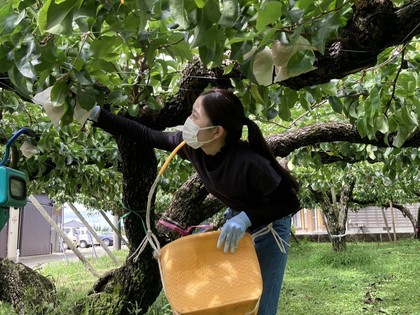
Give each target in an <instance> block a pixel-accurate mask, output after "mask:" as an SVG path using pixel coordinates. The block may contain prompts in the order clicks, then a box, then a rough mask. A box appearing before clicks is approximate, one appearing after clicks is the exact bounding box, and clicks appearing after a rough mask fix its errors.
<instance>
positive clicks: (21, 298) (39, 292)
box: [0, 258, 57, 315]
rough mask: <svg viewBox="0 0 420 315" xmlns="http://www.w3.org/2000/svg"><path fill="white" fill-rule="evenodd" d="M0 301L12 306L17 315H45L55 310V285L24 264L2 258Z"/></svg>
mask: <svg viewBox="0 0 420 315" xmlns="http://www.w3.org/2000/svg"><path fill="white" fill-rule="evenodd" d="M0 301H3V302H5V303H8V304H10V305H11V306H12V307H13V308H14V310H15V311H16V313H17V314H19V315H24V314H45V313H47V311H51V310H53V309H54V307H55V305H56V303H57V295H56V291H55V286H54V284H52V283H51V281H50V280H49V279H48V278H46V277H44V276H42V275H41V274H39V273H37V272H34V271H33V270H32V269H31V268H29V267H26V266H25V265H23V264H15V263H14V262H13V261H10V260H8V259H2V258H0Z"/></svg>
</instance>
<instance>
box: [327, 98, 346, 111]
mask: <svg viewBox="0 0 420 315" xmlns="http://www.w3.org/2000/svg"><path fill="white" fill-rule="evenodd" d="M328 102H329V103H330V105H331V107H332V109H333V110H334V111H335V112H336V113H339V114H341V113H342V112H343V104H342V103H341V100H340V99H339V98H338V97H337V96H330V97H328Z"/></svg>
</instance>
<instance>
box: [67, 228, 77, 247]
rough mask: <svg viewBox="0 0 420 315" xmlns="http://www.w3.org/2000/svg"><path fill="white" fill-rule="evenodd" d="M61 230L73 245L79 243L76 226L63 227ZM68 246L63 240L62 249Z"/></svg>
mask: <svg viewBox="0 0 420 315" xmlns="http://www.w3.org/2000/svg"><path fill="white" fill-rule="evenodd" d="M63 231H64V233H65V234H66V236H67V237H68V238H69V239H70V240H71V241H72V242H73V244H74V246H76V247H77V246H78V245H79V231H78V230H77V228H73V227H65V228H63ZM68 248H69V246H68V245H67V243H66V242H64V241H63V249H64V250H67V249H68Z"/></svg>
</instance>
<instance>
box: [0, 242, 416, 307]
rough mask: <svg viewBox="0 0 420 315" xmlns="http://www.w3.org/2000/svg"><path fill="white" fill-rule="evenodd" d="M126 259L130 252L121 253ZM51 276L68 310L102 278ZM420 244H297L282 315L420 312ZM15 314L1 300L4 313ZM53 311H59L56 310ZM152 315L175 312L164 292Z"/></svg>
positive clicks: (66, 268)
mask: <svg viewBox="0 0 420 315" xmlns="http://www.w3.org/2000/svg"><path fill="white" fill-rule="evenodd" d="M115 254H116V255H117V257H118V259H119V260H120V261H124V259H125V256H126V255H127V252H126V251H120V252H116V253H115ZM91 263H92V264H93V266H94V268H95V269H97V270H98V272H99V273H105V272H106V271H107V270H109V269H110V268H112V261H111V259H110V258H108V257H107V256H104V257H101V258H99V259H92V260H91ZM39 271H40V272H41V273H42V274H43V275H46V276H48V277H50V278H51V279H52V280H53V282H54V283H55V285H56V286H57V289H58V292H59V294H60V300H61V304H62V305H61V307H60V308H58V309H55V313H54V314H66V313H67V312H66V310H69V309H71V308H72V307H73V305H74V303H75V301H76V300H78V299H81V298H83V297H84V296H85V295H86V293H87V292H88V290H89V289H90V288H91V286H92V284H93V283H94V282H95V281H96V278H95V277H94V276H92V275H91V274H90V273H89V272H88V271H87V270H86V269H85V268H84V267H83V266H82V264H81V263H79V262H71V263H69V264H66V263H64V262H63V263H52V264H49V265H47V266H44V267H43V268H42V269H41V270H39ZM419 276H420V242H418V241H401V242H399V243H397V244H393V243H349V244H348V250H347V252H345V253H341V254H336V253H333V252H332V250H331V245H330V244H328V243H309V242H301V243H300V244H299V245H297V244H295V243H294V244H292V248H291V250H290V255H289V261H288V266H287V270H286V275H285V279H284V283H283V292H282V298H281V300H280V305H279V311H278V314H282V315H304V314H305V315H307V314H315V315H318V314H320V315H321V314H322V315H324V314H328V315H329V314H331V315H336V314H340V315H359V314H360V315H376V314H377V315H383V314H389V315H420V293H419V291H418V288H417V285H418V281H419ZM3 314H8V315H9V314H12V312H11V311H10V308H8V307H7V306H5V305H2V304H1V303H0V315H3ZM51 314H53V312H51ZM148 314H149V315H169V314H171V312H170V308H169V306H168V304H167V302H166V300H165V298H164V297H163V296H161V297H160V298H159V299H158V300H157V302H156V303H155V305H154V306H153V307H152V308H151V309H150V310H149V313H148Z"/></svg>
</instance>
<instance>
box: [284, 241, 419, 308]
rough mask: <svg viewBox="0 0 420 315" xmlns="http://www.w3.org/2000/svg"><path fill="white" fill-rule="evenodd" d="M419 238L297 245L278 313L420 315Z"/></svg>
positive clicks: (294, 247)
mask: <svg viewBox="0 0 420 315" xmlns="http://www.w3.org/2000/svg"><path fill="white" fill-rule="evenodd" d="M419 276H420V242H418V241H402V242H399V243H397V244H393V243H348V249H347V251H346V252H343V253H333V252H332V250H331V245H330V244H325V243H324V244H318V243H308V242H302V243H301V244H300V245H296V244H294V245H293V246H292V248H291V250H290V255H289V261H288V265H287V269H286V274H285V279H284V282H283V292H282V296H281V299H280V305H279V312H278V313H279V314H284V315H288V314H293V315H299V314H302V315H303V314H340V315H358V314H363V315H367V314H369V315H373V314H389V315H391V314H395V315H404V314H405V315H408V314H410V315H419V314H420V293H419V291H418V288H417V285H418V280H419Z"/></svg>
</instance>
